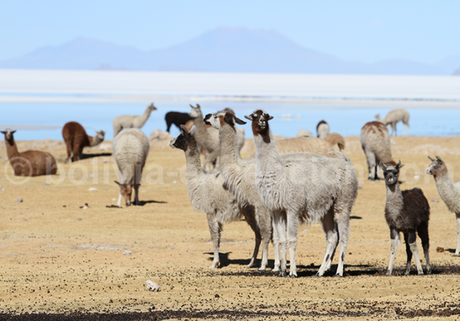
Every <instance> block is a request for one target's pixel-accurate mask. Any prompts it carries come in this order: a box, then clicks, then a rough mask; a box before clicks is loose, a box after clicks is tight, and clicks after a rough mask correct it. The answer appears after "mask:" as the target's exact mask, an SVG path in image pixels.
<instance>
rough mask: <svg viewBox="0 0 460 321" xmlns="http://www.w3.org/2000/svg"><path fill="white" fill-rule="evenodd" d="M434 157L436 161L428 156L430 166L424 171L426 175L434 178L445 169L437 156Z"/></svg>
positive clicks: (444, 164)
mask: <svg viewBox="0 0 460 321" xmlns="http://www.w3.org/2000/svg"><path fill="white" fill-rule="evenodd" d="M435 157H436V159H433V158H431V157H430V156H428V158H429V159H430V160H431V164H430V165H429V166H428V168H427V169H426V173H427V174H428V175H433V176H435V177H436V175H437V174H438V173H440V172H441V171H444V170H445V169H446V163H444V161H443V160H442V159H441V157H439V156H435Z"/></svg>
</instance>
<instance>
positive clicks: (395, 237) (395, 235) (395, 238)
mask: <svg viewBox="0 0 460 321" xmlns="http://www.w3.org/2000/svg"><path fill="white" fill-rule="evenodd" d="M390 236H391V250H390V251H391V254H390V263H389V264H388V271H387V275H391V273H393V265H394V263H395V256H396V251H397V250H398V245H399V232H398V231H397V230H396V229H395V228H392V227H390Z"/></svg>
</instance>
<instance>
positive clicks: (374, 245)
mask: <svg viewBox="0 0 460 321" xmlns="http://www.w3.org/2000/svg"><path fill="white" fill-rule="evenodd" d="M346 142H347V148H346V149H345V153H346V154H347V155H348V156H349V157H350V158H351V160H352V162H353V163H354V165H355V168H356V171H357V173H358V176H359V180H360V185H361V187H362V188H360V190H359V195H358V198H357V201H356V204H355V206H354V208H353V212H352V217H351V235H350V241H349V244H348V250H347V256H346V265H345V277H343V278H335V277H332V275H333V274H334V272H335V268H336V263H337V257H336V258H335V259H334V265H333V268H332V271H330V272H329V273H327V275H326V276H325V277H322V278H314V277H312V276H313V275H314V274H315V273H316V271H317V269H318V268H319V264H320V263H321V260H322V256H323V253H324V248H325V238H324V234H323V232H322V229H321V227H320V225H319V224H313V225H312V226H305V225H303V226H301V228H300V230H299V243H298V248H297V249H298V250H297V260H298V261H297V263H298V271H299V277H298V278H296V279H289V278H279V277H275V276H274V275H273V274H272V273H271V272H270V271H268V272H263V273H262V272H257V271H256V270H255V269H248V268H246V265H247V264H248V263H249V257H250V256H251V252H252V249H253V242H254V241H253V234H252V231H251V229H250V228H249V226H248V225H247V224H246V223H245V222H244V221H239V222H234V223H231V224H228V225H227V226H225V227H224V231H223V242H222V244H221V261H222V267H221V268H220V269H218V270H210V269H208V266H209V265H210V264H211V259H212V253H211V250H212V245H211V243H210V237H209V231H208V226H207V222H206V217H205V215H204V214H202V213H198V212H194V211H193V210H192V208H191V206H190V203H189V200H188V194H187V187H186V185H185V184H184V181H185V180H184V178H185V176H184V174H185V166H184V165H185V157H184V155H183V152H182V151H179V150H171V149H169V148H168V147H166V146H164V145H163V146H152V147H151V150H150V154H149V158H148V163H147V165H146V168H145V170H144V175H143V181H142V183H143V184H142V186H141V188H140V191H141V192H140V199H141V201H142V205H141V206H131V207H123V208H110V207H107V206H110V205H114V204H115V203H116V198H117V197H118V188H117V186H116V185H115V183H113V181H114V180H115V179H117V177H116V171H115V169H116V165H115V164H114V161H113V158H112V156H111V150H110V144H109V143H110V142H109V143H104V144H103V145H102V148H99V147H96V148H92V149H87V150H85V153H86V154H87V156H88V157H87V158H86V159H83V160H81V161H79V162H78V163H75V164H72V165H70V164H64V163H63V160H64V158H65V151H64V145H63V143H62V142H60V141H49V140H45V141H34V142H19V143H18V145H19V149H20V150H22V151H24V150H26V149H29V148H33V149H40V150H47V151H50V152H51V153H52V154H53V155H54V156H55V157H56V158H57V159H58V161H59V167H60V169H59V174H58V175H55V176H53V177H36V178H27V179H25V178H20V177H13V176H12V171H11V167H10V165H9V163H8V162H7V158H6V153H5V147H4V144H3V142H2V143H1V144H0V169H1V170H0V185H1V188H0V199H1V202H0V213H1V217H2V219H1V223H0V266H1V273H0V319H11V320H13V319H15V320H29V319H30V320H32V319H39V318H40V317H41V318H47V319H53V320H60V319H66V320H74V319H75V320H77V319H88V320H92V319H94V320H95V319H97V320H102V319H107V320H121V319H130V320H161V319H205V318H212V319H222V320H224V319H254V320H259V319H269V320H279V319H283V320H291V319H300V318H302V319H311V320H331V319H336V318H342V319H348V320H349V319H355V320H368V319H371V318H375V319H392V318H400V319H404V318H413V317H415V318H417V319H425V318H429V319H430V320H433V319H437V318H439V319H441V318H442V320H444V319H445V316H450V317H451V319H457V318H459V315H460V306H459V303H458V302H459V299H460V294H459V291H460V290H459V287H458V282H459V280H460V278H459V268H458V266H459V264H460V258H459V257H452V254H453V252H454V250H455V246H456V227H455V216H454V214H452V213H450V212H448V210H447V208H446V206H445V205H444V203H443V202H442V200H441V199H440V197H439V194H438V192H437V190H436V185H435V183H434V180H433V178H432V177H431V176H428V175H426V174H425V169H426V167H427V166H428V164H429V163H430V162H429V160H428V159H427V155H428V154H430V155H431V156H434V154H438V155H440V156H441V157H443V158H444V160H445V161H446V162H447V163H448V164H449V166H450V167H449V168H450V174H451V177H452V178H453V179H454V181H456V180H458V178H460V174H458V171H460V158H459V154H460V148H459V146H460V137H442V138H435V137H397V138H395V139H393V140H392V148H393V155H394V158H395V159H396V160H398V159H401V161H402V162H403V163H404V164H406V166H405V167H404V168H403V171H402V176H401V179H402V180H403V181H404V184H403V185H402V187H403V188H404V189H408V188H412V187H414V186H418V187H420V188H422V189H423V191H424V193H425V195H426V197H427V199H428V200H429V203H430V206H431V220H430V238H431V239H430V242H431V245H430V257H431V260H432V265H433V269H434V271H433V272H434V273H433V274H432V275H423V276H418V275H416V274H415V266H414V265H413V272H412V274H411V275H410V276H404V275H403V269H404V266H405V260H406V257H405V246H404V244H401V246H400V247H399V250H398V254H397V257H396V262H395V267H396V271H395V273H394V276H391V277H386V276H384V275H385V272H386V267H387V264H388V260H389V252H390V233H389V228H388V226H387V224H386V222H385V218H384V206H385V187H384V183H383V182H381V181H378V182H370V181H368V180H367V179H366V178H367V166H366V159H365V156H364V153H363V152H362V150H361V147H360V145H359V138H358V137H347V138H346ZM252 151H253V142H252V141H251V140H247V146H246V147H245V149H244V154H243V156H245V155H249V154H250V153H251V152H252ZM90 188H96V189H97V190H90ZM18 197H20V198H22V199H23V201H22V202H15V199H17V198H18ZM85 204H87V206H88V208H86V209H85V208H82V207H84V206H85ZM418 242H419V240H418ZM419 244H420V243H419ZM419 248H420V245H419ZM126 251H129V252H126ZM128 253H131V254H128ZM270 259H271V260H270V265H271V266H273V260H272V259H273V250H272V248H271V247H270ZM422 265H423V266H425V265H424V260H423V261H422ZM147 280H152V281H154V282H156V283H158V284H159V285H160V291H159V292H151V291H147V290H146V288H145V282H146V281H147ZM40 313H46V315H42V314H40ZM92 313H93V314H92Z"/></svg>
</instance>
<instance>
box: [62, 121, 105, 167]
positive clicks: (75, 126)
mask: <svg viewBox="0 0 460 321" xmlns="http://www.w3.org/2000/svg"><path fill="white" fill-rule="evenodd" d="M104 134H105V132H104V131H103V130H101V131H96V135H95V136H94V137H92V136H88V135H87V134H86V131H85V129H84V128H83V126H82V125H80V124H79V123H77V122H74V121H71V122H68V123H67V124H65V125H64V128H62V137H63V138H64V142H65V145H66V147H67V159H66V161H68V162H69V163H71V162H72V158H71V156H72V153H73V161H74V162H75V161H77V160H79V159H81V154H82V151H83V147H86V146H96V145H98V144H100V143H101V142H102V141H103V140H104Z"/></svg>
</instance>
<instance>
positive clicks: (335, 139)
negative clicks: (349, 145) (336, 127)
mask: <svg viewBox="0 0 460 321" xmlns="http://www.w3.org/2000/svg"><path fill="white" fill-rule="evenodd" d="M324 140H326V141H327V142H329V143H330V144H331V145H332V146H335V145H337V147H338V148H339V151H342V150H344V149H345V139H343V136H342V135H340V134H338V133H331V134H329V135H327V136H326V138H325V139H324Z"/></svg>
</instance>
